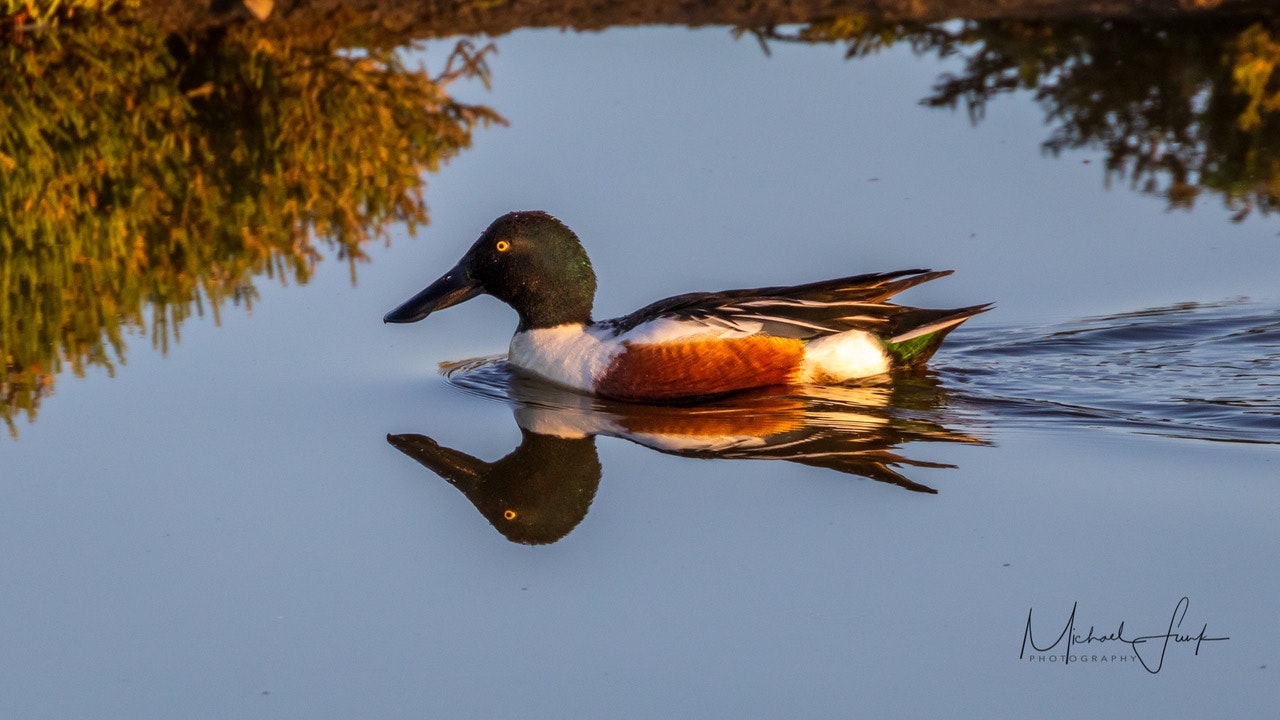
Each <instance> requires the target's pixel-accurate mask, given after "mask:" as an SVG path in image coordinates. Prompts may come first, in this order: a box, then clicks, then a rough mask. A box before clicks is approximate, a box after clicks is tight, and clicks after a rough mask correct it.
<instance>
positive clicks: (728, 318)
mask: <svg viewBox="0 0 1280 720" xmlns="http://www.w3.org/2000/svg"><path fill="white" fill-rule="evenodd" d="M951 272H952V271H950V270H941V271H933V270H921V269H916V270H898V271H896V272H887V273H868V274H865V275H853V276H850V277H844V278H837V279H834V280H823V281H821V282H815V283H808V284H805V285H792V286H782V287H765V288H751V289H742V290H724V291H721V292H701V293H688V294H685V295H677V296H675V297H669V298H666V299H663V300H659V301H657V302H655V303H652V304H650V305H647V306H645V307H643V308H640V309H639V310H637V311H635V312H633V313H631V314H630V315H625V316H623V317H620V318H615V319H613V320H606V321H603V322H601V323H599V325H600V326H601V327H605V328H608V329H611V330H612V331H613V332H614V333H618V334H620V333H624V332H627V331H628V330H632V329H634V328H636V327H638V326H640V325H642V324H644V323H646V322H650V321H652V320H657V319H659V318H672V319H679V320H687V321H690V322H700V323H704V324H707V325H708V326H714V327H734V328H741V327H748V326H750V327H758V328H759V330H758V331H759V332H764V333H767V334H769V335H775V336H779V337H793V338H800V339H809V338H814V337H819V336H822V335H830V334H832V333H838V332H844V331H846V330H867V331H871V332H876V333H878V334H883V335H885V336H886V337H891V336H893V335H896V334H899V333H900V332H902V328H903V327H905V326H906V325H913V324H916V323H918V322H920V320H921V319H920V318H919V313H922V312H926V313H930V314H933V313H939V314H940V315H943V314H951V313H954V312H956V311H951V310H947V311H921V310H916V309H914V308H905V307H901V306H898V305H894V304H892V303H888V302H886V300H888V298H890V297H892V296H894V295H896V294H897V293H900V292H902V291H903V290H906V289H907V288H910V287H914V286H916V285H919V284H921V283H925V282H928V281H930V280H934V279H937V278H940V277H945V276H947V275H950V274H951ZM908 314H911V316H912V317H911V319H912V320H913V322H904V321H905V320H907V319H908V318H907V317H906V316H907V315H908Z"/></svg>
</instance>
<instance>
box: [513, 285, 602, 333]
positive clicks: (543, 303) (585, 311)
mask: <svg viewBox="0 0 1280 720" xmlns="http://www.w3.org/2000/svg"><path fill="white" fill-rule="evenodd" d="M543 294H544V293H539V297H538V298H536V299H532V298H531V299H528V300H526V301H525V302H522V303H520V304H519V305H516V306H515V307H516V312H518V313H519V314H520V325H519V326H518V327H516V332H523V331H525V330H536V329H542V328H553V327H558V326H560V325H590V324H591V299H590V298H588V299H587V300H586V303H585V304H583V303H582V302H581V300H580V299H578V301H577V302H568V300H569V299H570V298H566V297H565V296H564V295H563V293H560V292H557V293H555V294H554V296H553V297H541V295H543Z"/></svg>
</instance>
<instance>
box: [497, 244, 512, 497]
mask: <svg viewBox="0 0 1280 720" xmlns="http://www.w3.org/2000/svg"><path fill="white" fill-rule="evenodd" d="M494 247H495V248H497V249H498V252H506V251H508V250H510V249H511V243H509V242H507V241H506V240H499V241H498V244H497V245H494ZM507 519H508V520H510V519H511V518H507Z"/></svg>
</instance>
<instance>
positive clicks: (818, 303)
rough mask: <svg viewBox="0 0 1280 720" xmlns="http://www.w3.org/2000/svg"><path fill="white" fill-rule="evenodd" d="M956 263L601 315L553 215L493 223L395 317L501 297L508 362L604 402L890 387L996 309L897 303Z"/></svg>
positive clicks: (413, 317)
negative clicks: (955, 333) (509, 330)
mask: <svg viewBox="0 0 1280 720" xmlns="http://www.w3.org/2000/svg"><path fill="white" fill-rule="evenodd" d="M950 274H952V271H951V270H941V271H933V270H927V269H913V270H898V271H893V272H880V273H867V274H862V275H853V276H849V277H843V278H836V279H832V280H824V281H820V282H813V283H807V284H803V285H793V286H779V287H763V288H752V289H741V290H724V291H720V292H693V293H687V294H683V295H676V296H674V297H669V298H665V299H662V300H658V301H657V302H654V303H651V304H649V305H647V306H645V307H643V308H640V309H639V310H636V311H635V312H632V313H630V314H628V315H623V316H621V317H616V318H612V319H609V320H594V319H593V318H592V307H593V305H594V302H595V294H596V275H595V271H594V269H593V268H592V266H591V260H590V259H589V258H588V257H587V252H586V250H585V249H584V248H583V245H582V242H581V241H580V240H579V239H578V236H577V235H576V234H574V232H573V231H572V230H570V229H569V227H568V226H567V225H565V224H564V223H563V222H561V221H560V220H559V219H557V218H555V217H554V216H552V215H550V214H548V213H546V212H542V211H536V210H535V211H519V212H510V213H507V214H505V215H503V216H501V217H499V218H498V219H496V220H494V221H493V222H492V223H491V224H490V225H489V227H488V228H487V229H485V231H484V232H483V233H481V235H480V237H479V239H477V240H476V241H475V243H474V244H472V246H471V248H470V249H469V250H467V252H466V253H465V254H464V255H463V256H462V259H461V260H459V261H458V263H457V264H456V265H455V266H454V267H453V268H452V269H451V270H449V271H448V272H446V273H445V274H444V275H442V276H440V278H439V279H437V280H436V281H435V282H432V283H431V284H430V285H428V286H427V287H426V288H424V289H423V290H422V291H421V292H419V293H417V294H416V295H414V296H413V297H411V298H409V299H408V300H406V301H405V302H403V303H401V304H400V305H399V306H397V307H396V308H395V309H393V310H391V311H390V312H388V313H387V314H386V315H385V316H384V317H383V322H386V323H412V322H418V321H420V320H422V319H423V318H426V317H427V316H429V315H430V314H431V313H433V312H436V311H438V310H443V309H444V308H448V307H451V306H454V305H457V304H459V303H462V302H465V301H467V300H470V299H472V298H474V297H477V296H479V295H482V294H487V295H491V296H493V297H495V298H497V299H499V300H501V301H502V302H504V303H506V304H507V305H509V306H510V307H511V308H512V309H514V310H515V311H516V314H517V315H518V316H519V323H518V324H517V326H516V331H515V334H514V335H513V336H512V338H511V344H510V347H509V350H508V356H507V360H508V362H509V363H510V364H511V365H512V367H513V368H515V369H517V370H519V371H522V372H525V373H528V374H531V375H533V376H536V377H537V378H540V379H541V380H544V381H548V382H550V383H553V384H555V385H558V386H561V387H564V388H568V389H571V390H575V391H578V392H581V393H585V394H589V395H595V396H599V397H603V398H608V399H614V400H622V401H626V402H638V403H659V404H661V403H681V402H687V401H697V400H699V399H704V398H714V397H720V396H725V395H729V394H732V393H737V392H742V391H747V390H753V389H759V388H767V387H771V386H789V385H792V386H793V385H797V384H841V383H852V382H886V381H891V379H892V376H893V374H894V373H895V372H896V371H898V370H904V369H918V368H922V367H924V366H925V363H926V362H927V361H928V360H929V358H930V357H932V356H933V354H934V352H935V351H936V350H937V349H938V347H939V346H940V345H941V344H942V341H943V338H945V337H946V336H947V334H948V333H950V332H951V331H952V330H954V329H955V328H956V327H958V326H959V325H960V324H961V323H963V322H964V321H966V320H968V319H969V318H971V317H973V316H975V315H978V314H979V313H982V312H985V311H987V310H989V309H990V308H991V307H992V305H991V304H990V303H984V304H981V305H972V306H969V307H963V308H957V309H950V310H933V309H924V308H914V307H907V306H903V305H896V304H893V303H890V302H888V299H889V298H890V297H892V296H894V295H896V294H898V293H900V292H902V291H904V290H906V289H908V288H911V287H915V286H917V285H920V284H921V283H925V282H928V281H930V280H935V279H937V278H941V277H945V276H947V275H950Z"/></svg>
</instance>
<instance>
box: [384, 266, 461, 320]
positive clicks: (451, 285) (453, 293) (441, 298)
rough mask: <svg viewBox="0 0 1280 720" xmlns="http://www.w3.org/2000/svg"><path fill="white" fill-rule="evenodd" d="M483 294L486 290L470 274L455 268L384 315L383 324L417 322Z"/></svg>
mask: <svg viewBox="0 0 1280 720" xmlns="http://www.w3.org/2000/svg"><path fill="white" fill-rule="evenodd" d="M482 292H484V288H482V287H481V286H480V283H478V282H476V281H475V280H473V279H472V278H471V275H470V273H468V272H467V271H466V270H464V269H462V268H461V267H455V268H454V269H452V270H450V271H449V272H447V273H445V274H444V276H443V277H441V278H440V279H439V280H436V281H435V282H433V283H431V284H430V285H428V286H427V288H426V289H425V290H423V291H422V292H420V293H418V294H417V295H414V296H413V297H411V298H409V299H408V300H406V301H405V302H404V303H402V304H401V305H400V307H398V308H396V309H395V310H392V311H391V312H389V313H387V314H386V315H383V316H382V322H390V323H411V322H417V321H419V320H421V319H422V318H424V317H426V316H428V315H430V314H431V313H433V312H435V311H436V310H443V309H444V308H447V307H449V306H450V305H457V304H458V303H460V302H464V301H466V300H470V299H471V298H473V297H475V296H477V295H479V294H480V293H482Z"/></svg>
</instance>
